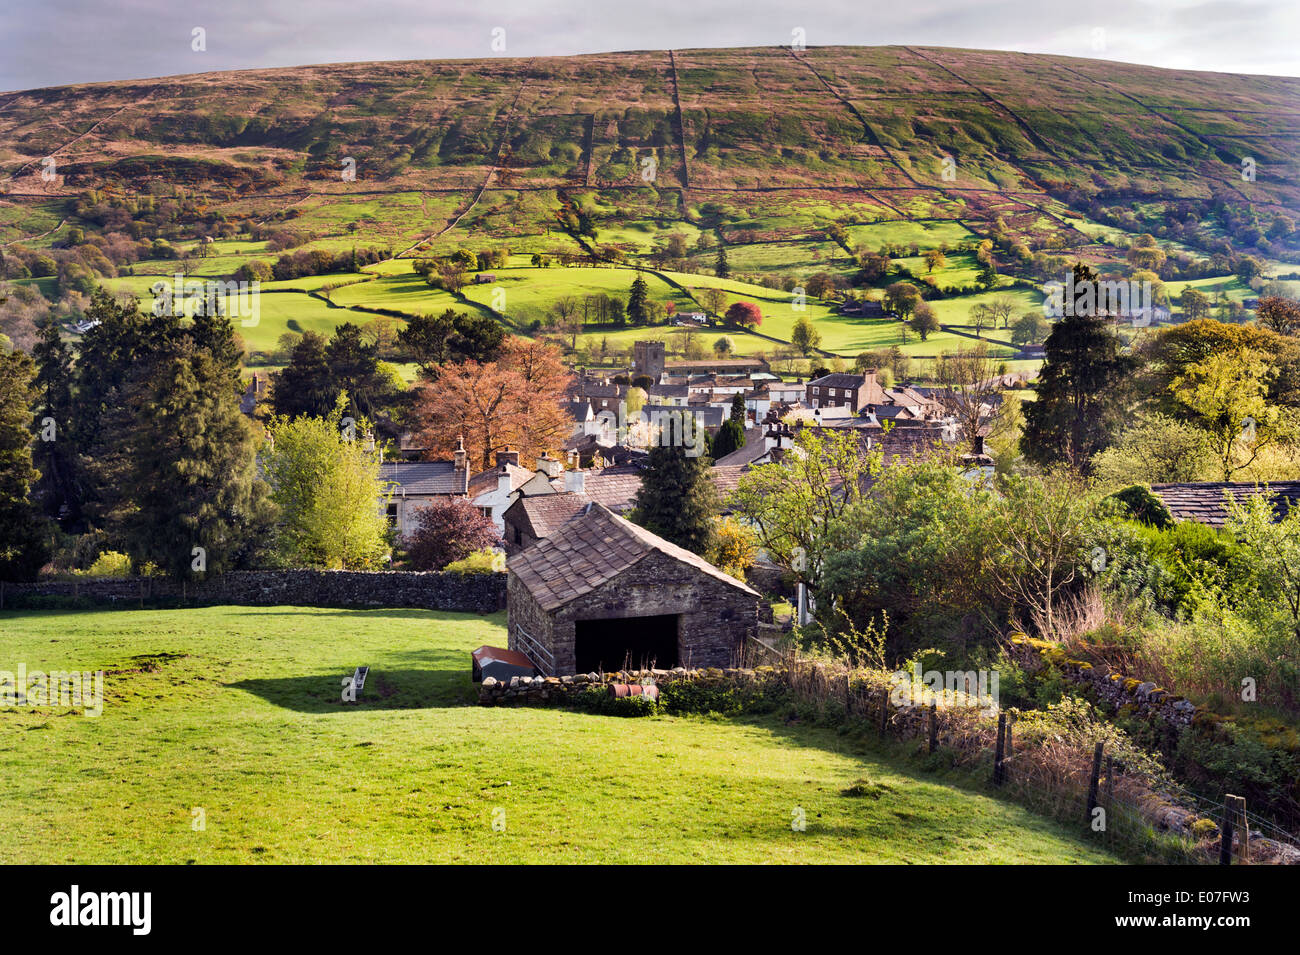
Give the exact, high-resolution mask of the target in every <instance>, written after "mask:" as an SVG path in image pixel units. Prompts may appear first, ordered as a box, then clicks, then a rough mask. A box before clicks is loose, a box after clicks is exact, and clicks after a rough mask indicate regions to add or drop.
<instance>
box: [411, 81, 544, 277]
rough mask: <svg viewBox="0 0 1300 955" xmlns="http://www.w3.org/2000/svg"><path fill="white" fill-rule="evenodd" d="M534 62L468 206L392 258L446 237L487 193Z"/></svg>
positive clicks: (511, 105)
mask: <svg viewBox="0 0 1300 955" xmlns="http://www.w3.org/2000/svg"><path fill="white" fill-rule="evenodd" d="M535 62H536V57H533V58H532V59H529V61H528V63H527V64H526V65H525V67H524V70H523V73H524V79H523V81H522V82H521V83H520V84H519V89H517V90H516V91H515V97H514V99H513V100H511V101H510V108H509V109H508V110H506V115H505V119H504V127H505V128H504V129H502V131H501V138H500V139H498V140H497V145H496V150H495V151H494V152H493V155H492V166H491V168H490V169H488V172H487V175H486V176H484V177H483V184H482V185H480V186H479V188H478V191H477V192H476V193H475V194H474V198H473V199H471V200H470V203H469V205H467V206H466V207H465V208H464V209H462V210H461V211H460V212H458V213H457V214H456V216H455V217H454V218H453V219H451V220H450V221H449V222H448V223H447V224H446V225H445V226H443V227H442V228H441V229H440V230H438V231H437V232H435V233H431V234H429V235H425V236H422V237H421V238H419V239H417V240H416V241H415V242H414V243H413V244H412V245H411V246H410V247H409V248H406V249H403V250H402V251H401V252H399V253H397V255H395V256H393V258H395V259H400V258H401V257H402V256H404V255H407V254H409V253H410V252H412V251H414V250H415V249H416V248H418V247H419V245H420V244H421V243H422V242H428V241H429V240H430V239H437V238H441V237H442V236H444V235H446V234H447V233H448V232H450V231H451V230H452V229H454V228H456V226H458V225H460V222H461V220H462V219H464V218H465V216H467V215H469V213H470V212H471V210H473V208H474V207H475V206H476V205H478V203H479V200H480V199H482V198H483V194H484V193H485V192H487V190H488V186H490V185H491V184H492V177H493V176H495V175H496V174H497V172H498V170H500V168H501V165H500V163H501V153H502V151H503V150H504V149H505V146H506V143H507V142H508V141H509V139H510V129H511V126H512V124H513V123H514V119H515V114H516V113H517V111H518V109H519V99H520V97H522V96H523V95H524V90H525V89H527V88H528V71H529V70H530V69H532V66H533V63H535Z"/></svg>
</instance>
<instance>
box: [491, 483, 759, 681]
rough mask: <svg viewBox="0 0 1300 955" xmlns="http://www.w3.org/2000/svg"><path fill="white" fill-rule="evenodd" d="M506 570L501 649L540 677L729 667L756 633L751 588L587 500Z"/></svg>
mask: <svg viewBox="0 0 1300 955" xmlns="http://www.w3.org/2000/svg"><path fill="white" fill-rule="evenodd" d="M506 569H507V571H508V572H509V576H508V578H507V584H506V593H507V601H508V607H509V619H508V629H509V637H508V641H509V642H508V645H509V647H510V649H512V650H519V651H520V652H522V653H525V654H527V655H528V657H529V658H530V659H531V660H532V661H533V663H534V664H536V666H537V668H538V669H539V670H541V671H542V673H544V674H546V675H547V676H564V675H567V674H572V673H589V672H592V671H599V670H604V671H605V672H609V671H613V670H620V669H624V668H626V667H635V668H641V667H658V668H662V669H668V668H672V667H675V666H693V667H700V666H718V667H724V666H733V665H735V664H736V663H738V662H739V656H740V650H741V647H742V645H743V644H744V642H745V641H746V640H747V639H750V638H752V637H754V636H755V635H756V633H757V629H758V606H759V601H760V598H759V594H758V592H757V591H755V590H753V589H752V588H750V587H749V586H747V585H746V584H744V583H742V582H741V581H739V580H736V579H735V578H733V577H729V576H727V575H726V574H724V573H723V572H722V571H720V570H718V568H716V567H714V566H713V565H712V564H710V563H709V562H708V561H706V560H704V559H703V558H702V557H699V556H697V555H696V554H693V553H691V552H690V551H688V550H684V549H683V548H681V547H678V546H676V545H675V544H671V543H669V542H668V541H666V540H664V539H663V538H661V537H657V536H656V535H654V534H651V533H650V532H649V531H647V530H646V529H645V528H643V527H638V526H637V525H635V524H633V523H631V522H630V521H627V520H624V519H623V518H621V517H619V516H618V515H616V514H614V513H613V512H612V511H610V510H609V509H608V508H606V507H604V506H603V505H601V504H598V503H594V502H593V503H590V504H588V505H585V506H584V507H583V508H582V509H581V511H580V512H578V513H577V514H575V515H573V516H572V517H571V518H570V519H569V520H568V521H566V522H565V523H564V524H563V525H562V526H561V527H559V528H558V529H557V530H556V531H555V532H554V533H553V534H551V535H550V536H549V537H547V538H546V539H545V540H542V541H539V542H538V543H537V544H535V545H533V546H532V547H529V548H528V549H527V550H524V551H521V552H519V553H517V554H515V555H514V556H513V557H511V558H510V560H509V561H508V562H507V564H506Z"/></svg>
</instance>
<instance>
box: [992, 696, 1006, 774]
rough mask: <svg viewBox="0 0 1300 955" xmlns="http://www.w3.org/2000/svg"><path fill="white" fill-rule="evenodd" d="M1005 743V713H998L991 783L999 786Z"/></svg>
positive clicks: (1002, 771) (1002, 772)
mask: <svg viewBox="0 0 1300 955" xmlns="http://www.w3.org/2000/svg"><path fill="white" fill-rule="evenodd" d="M1006 743H1007V714H1005V713H999V714H998V751H997V753H996V755H994V757H993V785H994V786H1001V785H1002V780H1003V778H1004V775H1005V773H1004V770H1003V768H1002V760H1003V757H1005V755H1006Z"/></svg>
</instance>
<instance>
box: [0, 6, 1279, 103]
mask: <svg viewBox="0 0 1300 955" xmlns="http://www.w3.org/2000/svg"><path fill="white" fill-rule="evenodd" d="M196 30H201V31H202V41H203V42H202V43H201V44H200V43H199V41H198V40H196V39H195V36H196V34H195V31H196ZM796 31H802V33H801V34H798V33H796ZM800 36H801V37H802V38H803V40H804V42H805V43H806V44H807V45H808V46H828V45H855V46H858V45H860V46H878V45H888V44H909V45H916V46H953V47H968V48H978V49H993V50H1018V51H1023V52H1029V53H1056V54H1063V55H1068V56H1084V57H1094V58H1099V59H1109V60H1123V61H1126V62H1131V63H1145V64H1149V65H1152V66H1164V67H1173V68H1178V69H1198V70H1216V71H1224V72H1241V73H1271V74H1278V75H1285V76H1300V42H1298V41H1300V0H1087V2H1080V0H1068V2H1063V0H904V2H900V0H887V2H882V0H784V2H777V0H459V2H452V0H311V2H283V0H212V2H187V0H41V2H36V3H29V2H23V3H19V2H18V0H0V90H20V89H31V88H35V87H42V86H58V85H64V84H69V83H86V82H94V81H99V80H121V79H140V78H148V77H156V76H169V75H175V74H181V73H202V72H208V71H213V70H232V69H247V68H259V67H276V66H300V65H305V64H312V63H340V62H357V61H383V60H411V59H446V58H450V59H465V58H473V57H487V56H559V55H565V54H572V53H598V52H606V51H614V50H657V49H670V48H675V49H691V48H696V47H738V46H772V45H777V44H789V43H791V42H792V40H794V39H796V38H798V37H800ZM197 46H202V47H203V48H202V49H195V47H197Z"/></svg>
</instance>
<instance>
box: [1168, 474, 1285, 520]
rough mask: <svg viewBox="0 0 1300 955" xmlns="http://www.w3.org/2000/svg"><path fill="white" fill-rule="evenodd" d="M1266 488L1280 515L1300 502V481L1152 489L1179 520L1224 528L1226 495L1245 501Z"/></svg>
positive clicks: (1221, 482)
mask: <svg viewBox="0 0 1300 955" xmlns="http://www.w3.org/2000/svg"><path fill="white" fill-rule="evenodd" d="M1265 488H1267V490H1268V493H1269V496H1270V497H1271V498H1272V499H1273V501H1274V505H1275V511H1276V513H1277V515H1278V517H1281V516H1283V515H1284V514H1285V513H1286V512H1287V510H1288V509H1289V508H1291V507H1294V506H1296V504H1297V502H1300V481H1278V482H1276V483H1274V484H1270V485H1259V484H1252V483H1248V482H1224V481H1207V482H1203V483H1197V484H1153V485H1151V490H1152V491H1153V492H1154V493H1155V495H1156V496H1157V497H1158V498H1160V500H1161V501H1163V502H1164V505H1165V507H1167V508H1169V513H1170V514H1172V515H1173V516H1174V518H1175V519H1176V520H1180V521H1196V523H1198V524H1207V525H1209V526H1210V527H1223V526H1224V525H1225V524H1226V523H1227V521H1228V506H1227V502H1226V500H1225V497H1226V495H1231V496H1232V498H1233V500H1236V501H1238V502H1243V501H1245V500H1246V499H1247V498H1251V497H1254V496H1256V495H1257V494H1262V493H1263V492H1264V490H1265Z"/></svg>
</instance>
